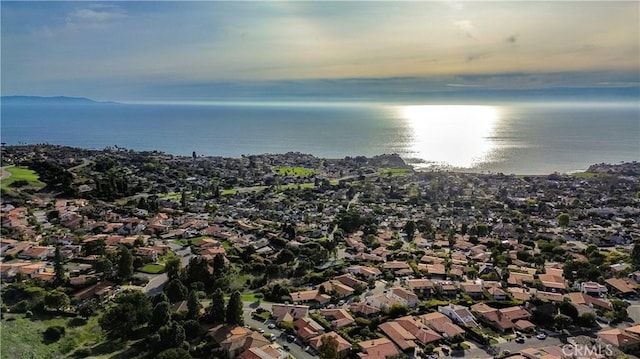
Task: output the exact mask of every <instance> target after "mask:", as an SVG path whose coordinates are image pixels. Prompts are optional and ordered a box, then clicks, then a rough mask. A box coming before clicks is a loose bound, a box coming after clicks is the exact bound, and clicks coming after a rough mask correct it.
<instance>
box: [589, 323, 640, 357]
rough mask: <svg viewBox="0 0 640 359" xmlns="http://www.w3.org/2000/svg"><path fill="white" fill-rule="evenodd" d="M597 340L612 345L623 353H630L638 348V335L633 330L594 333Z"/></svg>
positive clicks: (639, 337) (639, 346)
mask: <svg viewBox="0 0 640 359" xmlns="http://www.w3.org/2000/svg"><path fill="white" fill-rule="evenodd" d="M596 335H597V336H598V338H599V339H601V340H603V341H604V342H607V343H610V344H613V345H614V346H616V347H618V348H619V349H620V350H623V351H631V350H635V349H638V348H640V335H637V334H636V333H634V332H633V330H631V331H629V330H626V329H620V328H614V329H607V330H601V331H599V332H598V333H596Z"/></svg>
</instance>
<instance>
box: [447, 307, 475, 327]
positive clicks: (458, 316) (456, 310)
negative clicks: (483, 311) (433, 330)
mask: <svg viewBox="0 0 640 359" xmlns="http://www.w3.org/2000/svg"><path fill="white" fill-rule="evenodd" d="M438 312H440V313H442V314H444V315H446V316H447V317H449V319H451V320H453V321H454V322H455V323H457V324H460V325H463V326H466V327H477V326H478V322H477V321H476V317H475V316H474V315H473V314H471V311H469V308H467V307H465V306H463V305H456V304H449V305H445V306H442V307H438Z"/></svg>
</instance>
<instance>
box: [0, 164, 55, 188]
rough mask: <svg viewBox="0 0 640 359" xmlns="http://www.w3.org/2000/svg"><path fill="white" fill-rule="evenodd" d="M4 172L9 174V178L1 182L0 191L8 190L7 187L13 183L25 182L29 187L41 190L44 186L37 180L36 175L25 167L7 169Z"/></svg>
mask: <svg viewBox="0 0 640 359" xmlns="http://www.w3.org/2000/svg"><path fill="white" fill-rule="evenodd" d="M5 171H7V172H9V173H11V177H9V178H6V179H3V180H2V185H1V186H2V189H9V188H11V187H9V185H11V184H12V183H14V182H15V181H20V180H23V181H27V182H28V183H29V186H30V187H32V188H33V187H36V188H38V189H39V188H42V187H44V186H45V184H44V183H43V182H40V181H39V180H38V174H37V173H36V172H35V171H32V170H30V169H28V168H26V167H7V168H5Z"/></svg>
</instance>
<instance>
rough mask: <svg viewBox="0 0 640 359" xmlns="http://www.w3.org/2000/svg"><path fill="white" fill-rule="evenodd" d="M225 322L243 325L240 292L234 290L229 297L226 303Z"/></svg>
mask: <svg viewBox="0 0 640 359" xmlns="http://www.w3.org/2000/svg"><path fill="white" fill-rule="evenodd" d="M226 322H227V324H230V325H244V316H243V311H242V299H241V297H240V292H238V291H235V292H233V294H231V298H229V303H228V304H227V315H226Z"/></svg>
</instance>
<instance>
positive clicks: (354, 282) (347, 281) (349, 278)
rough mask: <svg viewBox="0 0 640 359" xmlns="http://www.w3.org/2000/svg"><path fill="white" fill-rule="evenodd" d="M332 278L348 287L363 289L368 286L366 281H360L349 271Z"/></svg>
mask: <svg viewBox="0 0 640 359" xmlns="http://www.w3.org/2000/svg"><path fill="white" fill-rule="evenodd" d="M333 279H334V280H337V281H338V282H340V283H342V284H344V285H346V286H348V287H351V288H360V290H365V289H366V288H367V286H368V284H367V282H364V281H361V280H359V279H357V278H356V277H354V276H353V275H351V274H349V273H347V274H343V275H340V276H337V277H335V278H333Z"/></svg>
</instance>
